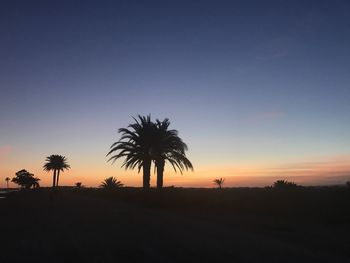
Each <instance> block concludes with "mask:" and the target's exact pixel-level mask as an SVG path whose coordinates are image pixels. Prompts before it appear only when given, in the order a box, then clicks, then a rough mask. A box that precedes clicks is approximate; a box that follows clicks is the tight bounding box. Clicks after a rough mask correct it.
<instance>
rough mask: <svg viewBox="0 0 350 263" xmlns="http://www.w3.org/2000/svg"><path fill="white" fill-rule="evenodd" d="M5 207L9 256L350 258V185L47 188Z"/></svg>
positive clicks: (5, 257) (4, 247) (1, 206)
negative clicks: (106, 189) (110, 189)
mask: <svg viewBox="0 0 350 263" xmlns="http://www.w3.org/2000/svg"><path fill="white" fill-rule="evenodd" d="M0 213H1V218H0V229H1V230H0V238H1V244H0V248H1V250H0V251H1V253H0V262H136V261H138V262H350V190H349V189H346V188H304V189H294V190H293V189H291V190H280V191H277V190H274V189H223V190H222V191H219V190H214V189H164V191H163V192H160V193H159V192H156V191H152V192H150V193H143V192H142V190H140V189H132V188H124V189H120V190H118V191H117V192H115V193H108V192H104V191H102V190H94V189H60V190H58V191H55V192H52V191H51V190H50V189H42V190H38V191H29V192H18V193H11V194H9V195H8V197H7V198H5V199H0Z"/></svg>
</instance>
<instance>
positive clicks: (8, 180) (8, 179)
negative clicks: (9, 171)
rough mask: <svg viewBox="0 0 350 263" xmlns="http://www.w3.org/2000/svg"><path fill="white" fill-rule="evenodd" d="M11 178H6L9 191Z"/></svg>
mask: <svg viewBox="0 0 350 263" xmlns="http://www.w3.org/2000/svg"><path fill="white" fill-rule="evenodd" d="M10 180H11V178H10V177H6V178H5V181H6V185H7V189H9V182H10Z"/></svg>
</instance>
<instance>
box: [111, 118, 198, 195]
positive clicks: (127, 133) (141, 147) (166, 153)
mask: <svg viewBox="0 0 350 263" xmlns="http://www.w3.org/2000/svg"><path fill="white" fill-rule="evenodd" d="M133 119H134V121H135V123H132V124H129V126H128V127H127V128H120V129H119V130H118V132H119V133H121V134H122V136H121V138H120V139H119V141H117V142H115V143H113V144H112V146H111V147H110V151H109V152H108V153H107V156H109V155H111V154H112V153H116V154H115V155H113V156H111V157H110V158H109V159H108V161H111V160H113V162H115V161H116V160H117V159H119V158H125V160H124V162H123V164H122V167H125V169H134V168H136V167H137V168H138V172H140V170H141V168H142V169H143V188H144V189H149V188H150V177H151V164H152V161H153V162H154V164H155V171H156V172H157V188H162V187H163V175H164V166H165V161H168V162H170V164H171V165H172V166H173V168H174V170H175V172H176V171H177V169H178V170H179V171H180V172H181V173H182V171H183V170H184V169H186V170H188V169H191V170H193V166H192V164H191V162H190V161H189V160H188V159H187V157H186V154H185V151H187V145H186V144H185V143H184V142H183V141H182V139H181V138H180V137H179V136H178V131H176V130H168V127H169V125H170V122H169V120H168V119H164V120H163V121H159V120H158V119H157V120H156V123H154V122H152V120H151V115H147V116H140V115H138V119H136V118H133Z"/></svg>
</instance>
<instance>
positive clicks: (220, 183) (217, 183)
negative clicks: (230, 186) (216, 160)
mask: <svg viewBox="0 0 350 263" xmlns="http://www.w3.org/2000/svg"><path fill="white" fill-rule="evenodd" d="M224 182H225V178H218V179H215V180H214V181H213V183H214V184H216V185H217V186H218V188H219V189H221V188H222V186H223V184H224Z"/></svg>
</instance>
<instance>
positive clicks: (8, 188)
mask: <svg viewBox="0 0 350 263" xmlns="http://www.w3.org/2000/svg"><path fill="white" fill-rule="evenodd" d="M6 183H7V189H9V181H8V180H7V181H6Z"/></svg>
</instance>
